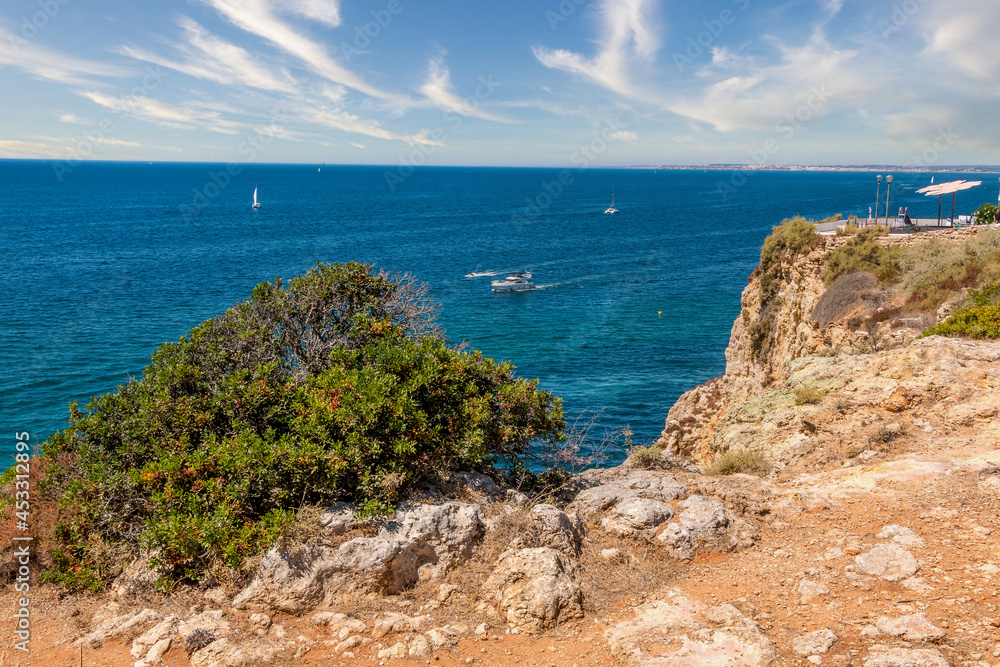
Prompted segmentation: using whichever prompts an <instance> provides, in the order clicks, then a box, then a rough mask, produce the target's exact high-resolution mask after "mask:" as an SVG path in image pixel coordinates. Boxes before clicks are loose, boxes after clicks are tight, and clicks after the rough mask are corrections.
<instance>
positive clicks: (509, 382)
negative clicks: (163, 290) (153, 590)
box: [43, 263, 565, 588]
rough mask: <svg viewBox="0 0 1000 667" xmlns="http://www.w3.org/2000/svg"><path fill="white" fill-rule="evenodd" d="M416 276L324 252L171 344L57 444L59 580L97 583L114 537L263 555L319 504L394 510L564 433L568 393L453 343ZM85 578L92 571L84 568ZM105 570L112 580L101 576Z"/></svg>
mask: <svg viewBox="0 0 1000 667" xmlns="http://www.w3.org/2000/svg"><path fill="white" fill-rule="evenodd" d="M433 312H434V308H433V304H431V303H429V301H428V300H427V299H426V291H425V290H424V289H423V288H421V287H420V286H418V285H416V283H414V282H413V281H412V280H411V279H409V278H408V277H406V276H403V277H398V276H397V277H394V276H390V275H388V274H385V273H381V272H380V273H374V272H373V271H372V267H371V266H369V265H364V264H356V263H350V264H342V265H341V264H335V265H323V264H321V265H318V266H317V267H316V268H314V269H313V270H311V271H310V272H309V273H307V274H306V275H305V276H302V277H299V278H296V279H295V280H293V281H291V283H290V284H289V286H288V288H287V289H285V288H283V287H282V285H281V283H280V281H275V282H273V283H264V284H262V285H258V286H257V287H256V288H255V289H254V291H253V296H252V297H251V299H250V300H248V301H246V302H243V303H241V304H238V305H237V306H235V307H234V308H232V309H230V310H229V311H227V312H226V313H225V314H224V315H222V316H220V317H218V318H215V319H212V320H208V321H207V322H205V323H204V324H202V325H200V326H198V327H196V328H195V329H193V330H192V331H191V333H190V334H188V335H187V336H185V337H183V338H182V339H181V340H180V341H179V342H178V343H171V344H166V345H163V346H162V347H161V348H160V349H159V350H158V351H157V352H156V353H155V354H154V355H153V358H152V363H151V364H150V365H149V366H148V367H147V368H146V370H145V373H144V375H143V377H142V379H141V380H138V381H133V382H130V383H129V384H128V385H126V386H123V387H119V389H118V391H117V392H115V393H112V394H107V395H105V396H101V397H99V398H97V399H96V400H94V401H93V402H92V403H91V404H90V405H88V406H87V408H86V410H85V411H80V410H78V409H76V407H75V406H73V409H72V414H71V425H70V427H69V428H68V429H66V430H65V431H62V432H60V433H58V434H56V435H54V436H53V437H52V438H51V439H50V440H49V441H48V442H47V443H45V445H44V446H43V456H44V457H46V458H47V459H49V460H51V461H52V462H53V465H52V468H51V474H50V475H49V478H48V481H47V484H48V485H49V486H50V487H51V488H54V489H56V490H57V491H58V494H59V495H60V496H61V499H62V505H63V507H64V508H65V509H64V512H63V516H62V518H61V522H60V524H59V526H58V527H57V540H58V542H59V545H60V546H59V547H58V548H57V549H56V551H57V553H55V554H54V555H53V557H54V559H55V561H56V563H57V567H56V568H55V569H54V571H53V572H51V573H50V579H52V580H54V581H58V582H61V583H64V584H67V585H72V586H80V585H86V586H87V587H90V588H94V587H95V585H99V583H100V582H101V581H103V580H105V579H106V578H107V577H108V576H110V574H113V570H114V563H110V562H108V559H107V558H106V557H103V558H102V554H104V555H106V554H108V553H110V551H109V549H108V548H107V547H108V545H112V546H113V545H122V544H126V545H129V546H130V547H134V545H136V544H137V543H138V544H139V545H142V546H144V547H146V548H148V549H150V550H151V551H152V552H153V553H154V554H156V556H155V563H154V565H157V566H159V567H160V568H163V569H165V570H166V571H167V572H168V573H170V574H171V575H172V578H173V579H174V580H180V579H190V580H195V579H198V578H199V577H200V576H201V573H202V572H203V571H204V569H205V568H206V567H208V566H209V565H211V564H213V563H223V564H225V565H227V566H229V567H239V565H240V564H241V563H242V562H243V561H244V559H246V558H247V557H249V556H252V555H254V554H257V553H260V552H261V551H262V550H263V549H265V548H266V547H267V545H268V544H269V543H270V542H272V541H273V540H274V539H275V538H276V536H277V535H279V534H280V532H281V530H282V528H283V527H284V526H285V525H287V524H288V523H289V522H291V521H293V520H294V517H295V512H296V509H297V508H299V507H301V506H302V505H303V504H322V503H328V502H331V501H334V500H350V501H353V502H355V503H357V505H358V506H359V508H360V509H361V514H362V515H372V514H379V513H384V512H386V511H388V510H389V509H390V508H391V507H392V506H393V504H394V503H395V502H396V501H397V500H398V499H399V498H400V497H401V494H403V493H404V492H405V491H407V490H408V489H410V488H412V487H413V486H414V485H416V484H418V483H420V482H421V481H422V480H425V479H427V478H429V477H433V476H434V474H435V473H436V472H437V471H444V470H447V469H449V468H453V467H476V466H484V465H493V464H501V463H504V462H506V463H507V464H519V465H523V461H524V460H525V459H527V458H528V457H530V456H531V451H532V450H531V448H532V446H533V445H539V444H541V445H544V446H558V444H559V443H560V442H561V438H562V435H563V429H564V427H565V423H564V421H563V417H562V410H561V403H560V401H559V399H557V398H555V397H554V396H552V394H550V393H549V392H546V391H542V390H539V388H538V386H537V382H533V381H527V380H523V379H518V378H516V377H515V376H514V368H513V366H512V365H511V364H509V363H496V362H494V361H493V360H492V359H487V358H484V357H483V355H482V354H481V353H479V352H474V351H473V352H466V351H461V350H455V349H452V348H449V347H447V346H446V345H445V343H444V342H443V340H441V339H440V338H439V337H437V336H436V335H433V334H434V333H435V329H434V327H433ZM81 573H83V574H81ZM95 582H96V583H95Z"/></svg>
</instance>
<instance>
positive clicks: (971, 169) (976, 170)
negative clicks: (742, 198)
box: [624, 163, 1000, 174]
mask: <svg viewBox="0 0 1000 667" xmlns="http://www.w3.org/2000/svg"><path fill="white" fill-rule="evenodd" d="M624 168H625V169H664V170H667V169H670V170H681V169H683V170H701V171H734V170H738V171H854V172H857V171H872V172H875V171H900V172H907V173H929V174H937V173H946V174H998V173H1000V165H986V166H964V167H956V166H951V167H949V166H942V167H915V166H907V165H898V164H857V165H821V166H817V165H811V166H810V165H801V164H738V163H734V164H697V165H690V164H686V165H685V164H670V165H664V164H661V165H645V164H636V165H629V166H627V167H624Z"/></svg>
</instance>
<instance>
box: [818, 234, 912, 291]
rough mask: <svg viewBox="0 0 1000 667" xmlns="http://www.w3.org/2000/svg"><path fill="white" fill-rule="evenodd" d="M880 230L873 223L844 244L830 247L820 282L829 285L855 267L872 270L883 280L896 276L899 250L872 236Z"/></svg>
mask: <svg viewBox="0 0 1000 667" xmlns="http://www.w3.org/2000/svg"><path fill="white" fill-rule="evenodd" d="M882 233H884V232H880V231H879V229H878V228H876V227H866V228H864V229H862V230H861V231H859V232H858V233H857V234H856V235H854V236H853V237H852V238H851V240H850V241H848V242H847V243H845V244H844V245H842V246H840V247H839V248H834V249H833V250H831V251H830V252H829V254H827V257H826V268H825V269H824V271H823V282H824V283H825V284H827V285H829V284H830V283H832V282H833V281H834V280H836V279H837V278H838V277H840V276H842V275H845V274H849V273H855V272H858V271H864V272H867V273H872V274H874V275H875V276H876V277H877V278H878V279H879V280H880V281H882V282H886V281H889V280H892V279H893V278H895V277H896V275H897V274H898V273H899V251H898V250H897V249H895V248H886V247H885V246H883V245H882V244H881V243H879V242H878V241H876V240H875V237H876V236H879V235H881V234H882Z"/></svg>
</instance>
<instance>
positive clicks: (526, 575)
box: [483, 547, 583, 632]
mask: <svg viewBox="0 0 1000 667" xmlns="http://www.w3.org/2000/svg"><path fill="white" fill-rule="evenodd" d="M569 570H570V565H569V563H568V561H567V559H566V556H565V555H563V554H562V553H561V552H559V551H556V550H555V549H549V548H545V547H541V548H535V549H521V550H519V551H507V552H505V553H504V554H503V555H501V556H500V559H499V561H498V563H497V566H496V568H495V569H494V571H493V574H491V575H490V577H489V579H487V580H486V582H485V583H484V584H483V594H484V595H485V596H487V597H488V598H490V599H492V600H493V601H494V602H495V603H496V604H497V606H498V607H499V610H500V613H501V614H502V615H503V617H504V618H505V619H506V620H507V623H508V624H509V625H510V626H511V628H512V629H517V630H521V629H523V630H527V631H529V632H540V631H541V630H544V629H546V628H551V627H555V626H556V625H558V624H559V623H561V622H563V621H566V620H568V619H573V618H582V617H583V593H582V592H581V590H580V587H579V586H578V585H577V584H576V583H574V582H573V580H572V578H571V577H570V573H569Z"/></svg>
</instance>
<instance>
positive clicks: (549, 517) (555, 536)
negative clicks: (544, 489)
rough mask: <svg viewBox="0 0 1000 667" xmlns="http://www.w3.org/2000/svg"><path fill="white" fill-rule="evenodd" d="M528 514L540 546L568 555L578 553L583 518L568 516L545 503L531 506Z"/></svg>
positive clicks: (581, 538)
mask: <svg viewBox="0 0 1000 667" xmlns="http://www.w3.org/2000/svg"><path fill="white" fill-rule="evenodd" d="M530 516H531V519H532V522H533V523H534V525H535V527H536V528H537V530H538V531H539V534H538V535H537V536H536V539H538V540H539V541H540V542H541V546H544V547H549V548H550V549H555V550H557V551H561V552H562V553H564V554H566V555H568V556H577V555H579V553H580V545H581V542H582V540H583V534H584V527H583V520H582V519H581V518H580V517H579V516H577V515H576V514H574V515H572V516H570V515H568V514H566V513H565V512H563V511H562V510H560V509H559V508H557V507H555V506H554V505H548V504H545V503H542V504H539V505H535V506H534V507H532V508H531V512H530ZM514 546H518V545H514Z"/></svg>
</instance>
